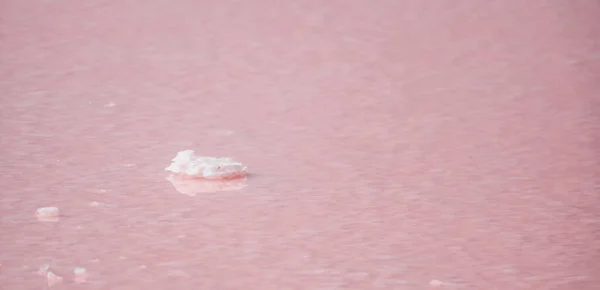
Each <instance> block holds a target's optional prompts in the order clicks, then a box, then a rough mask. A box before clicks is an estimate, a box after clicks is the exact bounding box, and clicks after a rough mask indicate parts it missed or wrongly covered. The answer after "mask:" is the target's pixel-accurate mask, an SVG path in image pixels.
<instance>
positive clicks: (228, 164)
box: [165, 150, 247, 179]
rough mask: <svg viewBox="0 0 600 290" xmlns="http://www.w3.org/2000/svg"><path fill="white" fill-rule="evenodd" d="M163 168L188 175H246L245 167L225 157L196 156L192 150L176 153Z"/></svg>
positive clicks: (211, 177) (230, 176) (218, 177)
mask: <svg viewBox="0 0 600 290" xmlns="http://www.w3.org/2000/svg"><path fill="white" fill-rule="evenodd" d="M165 170H167V171H170V172H173V173H176V174H183V175H187V176H190V177H200V178H206V179H228V178H236V177H242V176H246V175H247V167H246V166H244V165H243V164H242V163H239V162H237V161H235V160H233V159H231V158H227V157H207V156H197V155H196V154H195V153H194V151H193V150H185V151H181V152H179V153H177V156H175V158H173V160H172V161H171V165H169V166H168V167H167V168H165Z"/></svg>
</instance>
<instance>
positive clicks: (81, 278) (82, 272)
mask: <svg viewBox="0 0 600 290" xmlns="http://www.w3.org/2000/svg"><path fill="white" fill-rule="evenodd" d="M73 274H75V278H74V281H75V283H80V284H81V283H85V282H86V281H87V278H88V273H87V270H86V269H85V268H81V267H76V268H75V269H74V270H73Z"/></svg>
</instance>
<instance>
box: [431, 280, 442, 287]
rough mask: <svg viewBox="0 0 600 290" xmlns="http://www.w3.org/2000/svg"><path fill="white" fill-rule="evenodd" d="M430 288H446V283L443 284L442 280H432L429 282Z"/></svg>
mask: <svg viewBox="0 0 600 290" xmlns="http://www.w3.org/2000/svg"><path fill="white" fill-rule="evenodd" d="M429 286H431V287H442V286H444V282H442V281H440V280H431V281H429Z"/></svg>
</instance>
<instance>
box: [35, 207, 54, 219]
mask: <svg viewBox="0 0 600 290" xmlns="http://www.w3.org/2000/svg"><path fill="white" fill-rule="evenodd" d="M35 216H36V217H37V219H38V220H39V221H42V222H57V221H58V220H59V211H58V208H57V207H40V208H38V209H37V211H36V212H35Z"/></svg>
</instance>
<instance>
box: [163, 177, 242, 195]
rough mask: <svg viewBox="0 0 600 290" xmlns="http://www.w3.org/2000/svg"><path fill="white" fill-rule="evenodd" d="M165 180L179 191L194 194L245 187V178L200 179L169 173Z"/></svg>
mask: <svg viewBox="0 0 600 290" xmlns="http://www.w3.org/2000/svg"><path fill="white" fill-rule="evenodd" d="M167 180H168V181H169V182H171V184H173V186H174V187H175V189H176V190H177V191H179V192H180V193H183V194H185V195H189V196H195V195H197V194H199V193H211V192H218V191H232V190H240V189H242V188H244V187H246V178H245V177H244V178H237V179H210V180H209V179H202V178H190V177H187V176H184V175H177V174H170V175H169V176H167Z"/></svg>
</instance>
